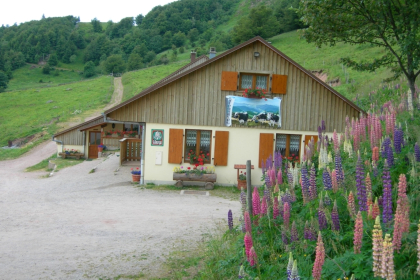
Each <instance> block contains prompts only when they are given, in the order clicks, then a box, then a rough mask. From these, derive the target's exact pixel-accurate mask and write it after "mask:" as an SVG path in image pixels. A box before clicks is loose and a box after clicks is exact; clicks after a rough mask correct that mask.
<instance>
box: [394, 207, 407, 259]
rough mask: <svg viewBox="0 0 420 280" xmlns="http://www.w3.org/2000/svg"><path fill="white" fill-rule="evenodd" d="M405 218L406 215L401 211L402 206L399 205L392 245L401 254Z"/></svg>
mask: <svg viewBox="0 0 420 280" xmlns="http://www.w3.org/2000/svg"><path fill="white" fill-rule="evenodd" d="M404 216H405V213H403V212H402V210H401V205H400V204H397V210H396V212H395V221H394V238H393V239H392V245H393V246H394V250H397V251H398V252H400V249H401V239H402V235H403V227H404Z"/></svg>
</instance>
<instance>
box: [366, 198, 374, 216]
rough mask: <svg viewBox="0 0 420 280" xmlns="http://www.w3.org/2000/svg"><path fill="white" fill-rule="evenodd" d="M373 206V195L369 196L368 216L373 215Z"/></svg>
mask: <svg viewBox="0 0 420 280" xmlns="http://www.w3.org/2000/svg"><path fill="white" fill-rule="evenodd" d="M372 205H373V201H372V195H371V194H369V195H368V198H367V207H368V209H369V210H368V214H369V215H372V209H373V208H372Z"/></svg>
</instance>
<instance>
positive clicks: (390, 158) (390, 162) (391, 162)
mask: <svg viewBox="0 0 420 280" xmlns="http://www.w3.org/2000/svg"><path fill="white" fill-rule="evenodd" d="M387 153H388V154H387V158H386V160H387V161H388V166H389V167H390V168H391V167H393V166H394V152H393V151H392V148H391V146H390V147H388V151H387Z"/></svg>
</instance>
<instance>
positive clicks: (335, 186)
mask: <svg viewBox="0 0 420 280" xmlns="http://www.w3.org/2000/svg"><path fill="white" fill-rule="evenodd" d="M331 184H332V189H333V191H334V193H336V192H337V191H338V183H337V172H336V171H335V169H334V170H333V171H332V172H331Z"/></svg>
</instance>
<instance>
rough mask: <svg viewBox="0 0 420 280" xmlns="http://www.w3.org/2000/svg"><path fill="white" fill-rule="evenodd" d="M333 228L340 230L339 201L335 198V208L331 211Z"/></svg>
mask: <svg viewBox="0 0 420 280" xmlns="http://www.w3.org/2000/svg"><path fill="white" fill-rule="evenodd" d="M331 220H332V230H335V231H339V230H340V219H339V217H338V210H337V201H336V200H334V206H333V210H332V211H331Z"/></svg>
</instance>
